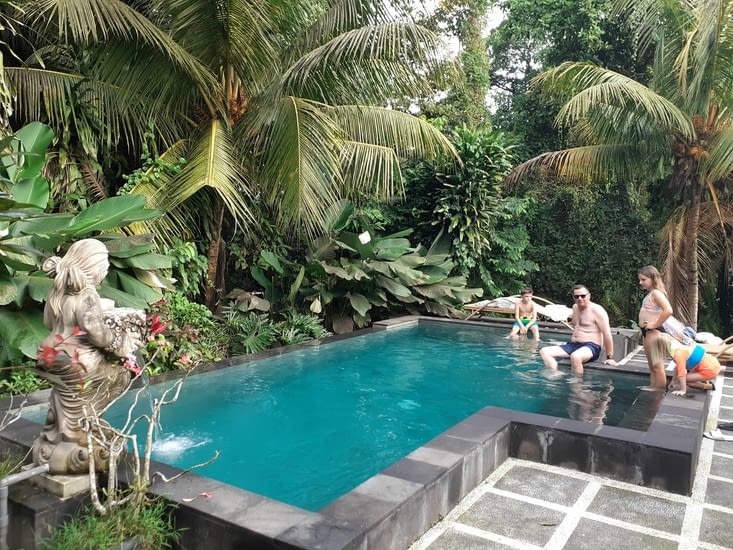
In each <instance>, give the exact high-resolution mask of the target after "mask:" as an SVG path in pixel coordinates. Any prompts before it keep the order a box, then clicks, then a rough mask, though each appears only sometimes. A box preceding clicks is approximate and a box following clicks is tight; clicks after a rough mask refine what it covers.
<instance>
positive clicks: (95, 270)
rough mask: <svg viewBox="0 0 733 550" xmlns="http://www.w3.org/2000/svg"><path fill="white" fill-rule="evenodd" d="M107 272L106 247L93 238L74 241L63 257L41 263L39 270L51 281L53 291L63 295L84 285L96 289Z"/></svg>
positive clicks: (54, 257) (80, 288) (52, 258)
mask: <svg viewBox="0 0 733 550" xmlns="http://www.w3.org/2000/svg"><path fill="white" fill-rule="evenodd" d="M108 269H109V257H108V253H107V247H106V246H104V244H103V243H102V242H101V241H98V240H97V239H82V240H80V241H77V242H75V243H74V244H72V245H71V246H70V247H69V250H68V251H67V252H66V254H65V255H64V257H63V258H59V257H58V256H52V257H50V258H48V259H47V260H46V261H45V262H43V271H44V272H45V273H46V275H48V276H49V277H52V278H53V279H54V289H55V290H56V291H57V292H63V293H65V294H77V293H78V292H80V291H81V290H82V289H83V288H84V287H86V286H88V285H91V286H95V287H96V286H97V285H99V284H100V283H101V282H102V281H103V280H104V278H105V277H106V276H107V271H108Z"/></svg>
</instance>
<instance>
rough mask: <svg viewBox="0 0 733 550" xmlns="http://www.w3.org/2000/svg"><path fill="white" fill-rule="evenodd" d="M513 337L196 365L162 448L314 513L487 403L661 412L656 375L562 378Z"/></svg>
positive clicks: (441, 326) (432, 328) (440, 335)
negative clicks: (650, 378)
mask: <svg viewBox="0 0 733 550" xmlns="http://www.w3.org/2000/svg"><path fill="white" fill-rule="evenodd" d="M505 335H506V331H505V330H501V329H490V328H487V327H475V326H472V325H460V324H445V323H421V324H419V325H414V326H410V327H408V328H401V329H397V330H389V331H383V332H376V333H371V334H368V335H364V336H358V337H354V338H349V339H346V340H342V341H339V342H334V343H329V344H327V345H322V346H319V347H314V348H309V349H305V350H300V351H295V352H292V353H287V354H284V355H280V356H276V357H273V358H268V359H264V360H258V361H256V362H251V363H245V364H243V365H239V366H234V367H230V368H224V369H221V370H217V371H214V372H209V373H205V374H201V375H196V376H192V377H190V378H189V379H188V380H187V381H186V382H185V384H184V386H183V391H182V393H181V396H180V399H179V400H178V401H177V402H176V403H174V404H172V405H168V406H166V407H165V408H164V409H163V412H162V419H161V429H162V432H161V433H160V436H159V438H158V441H157V442H156V449H155V452H154V455H153V457H154V458H155V459H156V460H159V461H161V462H165V463H168V464H172V465H175V466H178V467H182V468H186V467H190V466H192V465H194V464H197V463H201V462H204V461H205V460H207V459H208V458H209V457H210V456H211V455H212V453H213V452H214V450H218V451H220V453H221V456H220V457H219V459H218V460H217V461H215V462H214V463H212V464H210V465H208V466H206V467H204V468H202V469H200V470H197V473H199V474H201V475H204V476H208V477H211V478H214V479H217V480H220V481H223V482H226V483H229V484H232V485H235V486H238V487H241V488H243V489H247V490H249V491H253V492H256V493H259V494H262V495H265V496H268V497H270V498H273V499H276V500H280V501H283V502H287V503H289V504H293V505H295V506H299V507H301V508H305V509H309V510H313V511H317V510H319V509H320V508H322V507H323V506H325V505H327V504H328V503H330V502H331V501H333V500H334V499H336V498H338V497H339V496H341V495H343V494H345V493H346V492H348V491H350V490H351V489H353V488H354V487H355V486H356V485H358V484H359V483H361V482H362V481H364V480H366V479H368V478H369V477H371V476H373V475H374V474H376V473H378V472H379V471H381V470H383V469H384V468H386V467H387V466H389V465H391V464H393V463H394V462H396V461H397V460H399V459H400V458H401V457H403V456H405V455H407V454H409V453H410V452H411V451H413V450H414V449H416V448H417V447H419V446H421V445H422V444H424V443H426V442H427V441H428V440H430V439H432V438H433V437H435V436H437V435H438V434H440V433H441V432H443V431H445V430H446V429H448V428H449V427H450V426H452V425H454V424H456V423H457V422H459V421H461V420H463V419H464V418H466V417H467V416H469V415H471V414H473V413H474V412H476V411H477V410H479V409H481V408H482V407H484V406H486V405H494V406H498V407H506V408H510V409H514V410H522V411H527V412H536V413H541V414H545V415H552V416H561V417H567V418H576V419H580V420H586V421H592V422H602V423H604V424H610V425H620V426H625V427H630V428H635V429H645V428H646V426H647V425H648V422H649V421H651V418H652V417H653V414H654V408H653V406H652V402H651V400H649V401H648V402H647V401H645V400H647V399H648V393H647V392H642V391H640V390H639V388H640V387H641V386H643V385H644V384H646V383H647V377H639V376H633V375H622V374H617V373H611V372H607V371H594V370H590V369H587V370H586V373H585V375H584V376H583V379H582V380H578V379H577V378H575V377H573V376H571V375H569V374H567V373H566V374H565V375H561V376H556V377H551V376H549V375H550V371H548V370H547V369H545V368H544V367H543V366H542V363H541V360H540V359H539V356H538V354H537V347H536V345H534V344H533V343H532V342H531V341H527V340H518V341H513V340H507V339H505V338H504V336H505ZM547 343H548V342H542V344H547ZM160 391H161V390H160V388H155V387H154V388H153V389H152V392H153V395H154V396H155V395H156V393H159V392H160ZM127 397H129V399H128V400H127V401H126V402H122V403H119V404H118V405H116V406H115V409H114V410H112V411H110V415H109V418H110V420H111V421H112V422H113V423H114V424H118V423H119V420H118V419H119V418H121V415H122V413H123V412H124V411H126V410H127V402H131V399H132V396H126V399H127ZM146 403H147V397H146V398H144V399H142V400H141V406H144V405H145V404H146ZM647 403H648V406H647ZM632 410H633V414H629V411H632Z"/></svg>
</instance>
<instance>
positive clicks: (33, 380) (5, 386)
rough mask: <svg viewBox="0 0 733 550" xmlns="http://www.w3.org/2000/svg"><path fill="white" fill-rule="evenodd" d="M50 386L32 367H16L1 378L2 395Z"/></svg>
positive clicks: (24, 393) (26, 392)
mask: <svg viewBox="0 0 733 550" xmlns="http://www.w3.org/2000/svg"><path fill="white" fill-rule="evenodd" d="M48 387H50V386H49V383H48V381H47V380H45V379H43V378H41V377H39V376H36V374H35V373H34V372H33V371H32V370H31V369H30V368H26V367H16V368H14V369H13V370H11V371H10V373H9V374H8V375H7V377H6V378H3V379H2V380H0V397H8V396H10V395H26V394H28V393H31V392H34V391H38V390H42V389H45V388H48ZM0 477H2V476H0Z"/></svg>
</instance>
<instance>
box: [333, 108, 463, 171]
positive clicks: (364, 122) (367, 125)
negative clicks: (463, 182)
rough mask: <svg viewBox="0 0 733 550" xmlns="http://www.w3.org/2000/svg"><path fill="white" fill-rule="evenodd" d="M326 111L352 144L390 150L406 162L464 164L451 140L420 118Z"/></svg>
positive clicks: (369, 110) (366, 110)
mask: <svg viewBox="0 0 733 550" xmlns="http://www.w3.org/2000/svg"><path fill="white" fill-rule="evenodd" d="M324 110H325V111H326V112H327V113H328V115H329V116H330V117H331V118H333V120H334V121H336V124H338V126H339V127H340V128H341V129H342V130H343V131H344V133H345V134H346V135H347V136H348V137H349V139H350V140H351V141H356V142H362V143H365V144H373V145H380V146H384V147H389V148H391V149H393V150H394V151H395V153H396V154H397V156H398V157H400V158H403V159H414V158H436V157H438V156H440V155H446V156H449V157H453V159H454V160H456V161H459V162H460V159H459V157H458V153H457V152H456V150H455V148H454V147H453V144H452V143H451V142H450V140H449V139H448V138H446V137H445V135H443V133H442V132H440V131H439V130H438V129H437V128H436V127H435V126H433V125H432V124H429V123H428V122H426V121H424V120H422V119H420V118H418V117H416V116H413V115H410V114H408V113H403V112H401V111H394V110H392V109H385V108H382V107H367V106H360V105H341V106H335V107H324Z"/></svg>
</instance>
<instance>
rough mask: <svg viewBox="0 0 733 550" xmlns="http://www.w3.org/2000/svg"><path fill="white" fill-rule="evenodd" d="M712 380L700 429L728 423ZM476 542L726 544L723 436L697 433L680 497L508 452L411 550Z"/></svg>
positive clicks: (730, 506) (732, 498)
mask: <svg viewBox="0 0 733 550" xmlns="http://www.w3.org/2000/svg"><path fill="white" fill-rule="evenodd" d="M729 369H730V370H733V367H729ZM716 385H718V386H719V388H718V390H716V393H715V394H713V399H712V401H711V407H710V417H709V419H708V423H707V425H706V428H705V429H706V430H710V429H714V428H715V426H716V424H717V422H726V421H727V422H733V377H731V378H722V377H721V378H719V380H718V382H717V384H716ZM720 386H723V387H722V388H721V387H720ZM727 434H733V430H731V431H729V432H727ZM660 467H661V465H660ZM594 491H596V492H594ZM485 548H486V549H505V548H514V549H520V550H525V549H535V550H536V549H539V548H543V549H545V550H585V549H588V550H599V549H600V550H632V549H633V550H636V549H642V550H647V549H649V550H667V549H670V550H672V549H676V550H698V549H699V550H725V549H729V550H733V441H711V440H709V439H703V446H702V449H701V453H700V460H699V462H698V472H697V477H696V482H695V487H693V494H692V495H691V496H690V497H684V496H681V495H673V494H667V493H664V492H661V491H657V490H654V489H645V488H643V487H637V486H633V485H629V484H626V483H621V482H616V481H613V480H609V479H605V478H603V477H599V476H592V475H588V474H583V473H580V472H577V471H574V470H564V469H562V468H558V467H554V466H547V465H542V464H537V463H533V462H527V461H523V460H518V459H512V458H510V459H508V460H507V461H506V462H505V463H504V464H503V465H501V466H500V467H499V468H498V469H497V471H496V472H494V474H492V475H491V476H489V478H488V479H487V480H486V481H485V482H484V483H483V484H482V485H480V486H479V487H478V488H477V489H475V490H474V492H473V493H472V494H470V495H469V496H468V497H467V498H466V499H465V500H464V501H462V502H461V503H459V505H458V506H457V507H456V509H454V510H453V511H451V512H449V513H448V515H447V516H446V519H445V520H444V521H443V522H439V523H438V524H437V525H436V526H434V527H433V528H432V529H431V530H430V531H429V532H428V533H427V534H426V536H425V537H424V540H419V541H417V542H416V543H415V544H414V545H413V547H411V550H473V549H476V550H480V549H485Z"/></svg>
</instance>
